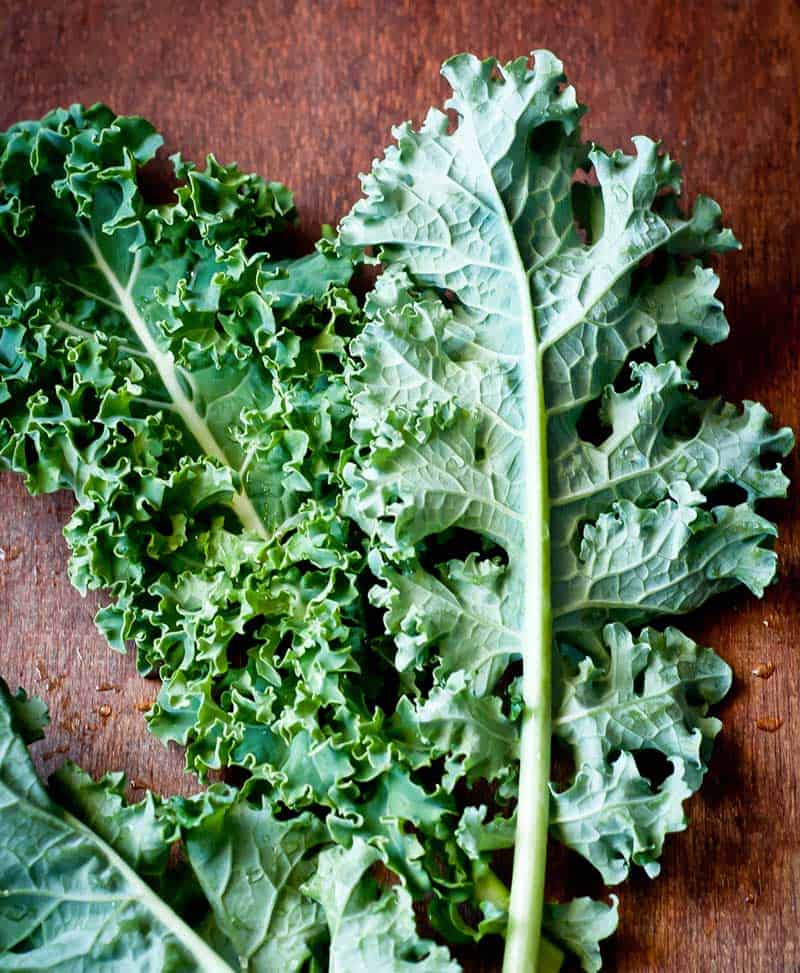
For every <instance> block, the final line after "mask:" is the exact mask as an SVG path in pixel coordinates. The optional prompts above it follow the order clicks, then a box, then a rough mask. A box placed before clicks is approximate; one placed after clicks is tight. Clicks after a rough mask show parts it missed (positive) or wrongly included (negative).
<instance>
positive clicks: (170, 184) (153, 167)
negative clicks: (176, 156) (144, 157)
mask: <svg viewBox="0 0 800 973" xmlns="http://www.w3.org/2000/svg"><path fill="white" fill-rule="evenodd" d="M136 185H137V187H138V189H139V192H140V193H141V196H142V199H143V200H144V202H145V203H146V204H147V205H148V206H167V205H169V204H171V203H174V202H175V189H176V188H177V186H179V185H182V183H178V181H177V180H176V179H175V172H174V170H173V168H172V163H171V162H170V161H169V159H168V158H167V157H166V156H164V155H162V154H161V152H160V151H159V153H158V154H157V155H156V157H155V158H154V159H151V160H150V161H149V162H148V163H146V164H145V165H143V166H141V167H140V168H139V169H137V170H136Z"/></svg>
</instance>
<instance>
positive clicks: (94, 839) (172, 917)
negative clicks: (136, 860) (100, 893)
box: [0, 795, 233, 973]
mask: <svg viewBox="0 0 800 973" xmlns="http://www.w3.org/2000/svg"><path fill="white" fill-rule="evenodd" d="M15 797H16V800H17V803H18V804H19V805H20V807H21V808H22V809H23V811H24V813H25V814H26V815H27V816H28V817H36V818H40V819H43V820H44V821H45V822H46V823H47V825H48V827H51V828H52V827H53V825H55V826H56V828H57V829H58V831H59V832H61V833H62V834H63V833H64V831H67V832H69V831H70V830H72V831H74V832H77V833H78V834H79V835H81V836H82V837H83V838H84V839H85V840H86V841H87V843H88V844H89V845H91V846H92V847H93V848H95V849H96V850H97V851H98V852H99V853H100V854H101V855H102V856H103V857H104V858H105V859H106V860H107V861H108V863H109V864H110V865H111V866H112V867H113V868H114V869H115V870H116V871H117V872H118V873H119V874H120V875H121V876H122V878H123V879H124V881H125V883H126V885H127V886H128V889H129V890H130V891H128V892H126V893H121V894H119V895H116V896H109V897H108V898H104V897H91V898H86V899H85V900H84V899H81V898H79V897H76V896H70V895H59V894H58V893H51V894H50V896H49V897H52V898H53V899H56V900H59V899H60V900H62V901H88V902H105V901H108V902H120V903H123V902H133V903H136V904H138V905H140V906H143V907H144V908H145V909H147V911H148V912H150V913H151V915H153V916H154V917H155V918H156V919H157V920H158V922H159V923H160V924H161V925H162V926H163V927H164V928H165V929H166V930H167V931H168V932H170V933H171V934H172V935H173V936H174V937H175V938H176V939H177V940H178V942H179V943H180V944H181V945H182V946H183V947H184V948H185V949H186V950H187V952H188V953H189V955H190V956H191V957H192V958H193V959H195V960H196V961H197V963H198V968H199V969H200V970H202V971H203V973H233V971H232V970H231V968H230V967H229V966H228V964H227V963H225V962H224V961H223V960H222V959H221V958H220V957H219V956H218V954H217V953H215V952H214V950H212V949H211V947H210V946H208V945H207V944H206V943H205V942H204V941H203V940H202V939H201V938H200V937H199V936H198V935H197V933H195V932H194V930H192V929H191V928H190V927H189V926H188V925H187V924H186V923H185V922H184V921H183V919H181V918H180V916H179V915H178V914H177V913H176V912H174V911H173V910H172V909H170V907H169V906H168V905H167V904H166V903H165V902H164V901H163V900H162V899H160V898H159V897H158V896H157V895H156V894H155V892H153V890H152V889H151V888H150V886H149V885H147V884H146V883H145V882H144V881H143V880H142V879H141V878H140V877H139V876H138V875H137V874H136V872H135V871H134V870H133V869H132V868H131V867H130V865H128V863H127V862H126V861H125V860H124V859H123V858H121V857H120V856H119V855H118V854H117V852H116V851H114V849H113V848H112V847H111V846H110V845H108V844H107V843H106V842H105V841H103V839H102V838H100V837H99V836H98V835H97V834H95V832H94V831H92V830H91V829H90V828H88V827H87V826H86V825H85V824H83V822H82V821H80V820H78V818H76V817H74V816H73V815H72V814H70V813H69V811H66V810H64V809H61V808H60V809H59V813H58V814H54V813H52V812H51V811H49V810H46V809H45V808H42V807H40V806H39V805H38V804H34V803H33V802H31V801H29V800H28V799H27V798H24V797H20V796H19V795H15ZM14 891H15V890H13V889H11V890H6V889H3V890H1V891H0V895H3V897H8V895H9V894H14ZM19 894H21V895H24V896H26V897H30V896H34V895H37V894H38V895H39V896H40V897H46V896H48V891H47V890H46V889H25V890H23V891H20V892H19Z"/></svg>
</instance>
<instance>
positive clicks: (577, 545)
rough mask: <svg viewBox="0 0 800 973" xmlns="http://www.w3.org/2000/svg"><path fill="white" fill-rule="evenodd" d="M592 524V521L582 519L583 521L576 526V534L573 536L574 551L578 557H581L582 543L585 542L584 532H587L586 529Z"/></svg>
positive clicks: (586, 518) (585, 518)
mask: <svg viewBox="0 0 800 973" xmlns="http://www.w3.org/2000/svg"><path fill="white" fill-rule="evenodd" d="M592 522H593V521H591V520H590V519H589V518H588V517H581V519H580V520H579V521H578V523H577V524H576V526H575V533H574V534H573V536H572V549H573V551H574V552H575V554H576V555H577V556H580V553H581V543H582V542H583V532H584V531H585V530H586V528H587V527H588V526H589V524H591V523H592Z"/></svg>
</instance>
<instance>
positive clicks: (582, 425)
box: [577, 396, 611, 446]
mask: <svg viewBox="0 0 800 973" xmlns="http://www.w3.org/2000/svg"><path fill="white" fill-rule="evenodd" d="M601 407H602V397H601V396H598V397H597V398H596V399H592V401H591V402H587V403H586V405H585V406H584V407H583V411H582V412H581V417H580V419H578V422H577V430H578V435H579V436H580V437H581V439H582V440H583V441H584V442H585V443H591V445H592V446H600V445H601V444H602V443H604V442H605V441H606V439H608V436H609V433H610V431H611V430H610V429H609V427H608V426H607V425H606V423H605V422H603V420H602V419H601V417H600V410H601Z"/></svg>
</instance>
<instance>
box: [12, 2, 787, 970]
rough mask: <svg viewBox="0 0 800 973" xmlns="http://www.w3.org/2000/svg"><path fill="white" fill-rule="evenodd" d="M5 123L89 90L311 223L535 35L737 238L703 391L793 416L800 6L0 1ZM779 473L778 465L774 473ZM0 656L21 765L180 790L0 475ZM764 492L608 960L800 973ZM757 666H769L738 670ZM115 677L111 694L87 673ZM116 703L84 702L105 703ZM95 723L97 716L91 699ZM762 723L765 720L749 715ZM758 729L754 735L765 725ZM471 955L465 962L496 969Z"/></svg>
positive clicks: (49, 509)
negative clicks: (289, 204)
mask: <svg viewBox="0 0 800 973" xmlns="http://www.w3.org/2000/svg"><path fill="white" fill-rule="evenodd" d="M0 13H2V18H0V45H1V46H0V50H2V52H3V58H4V77H3V82H4V87H3V97H2V102H1V106H2V109H1V112H0V114H2V118H0V123H2V124H3V125H5V124H7V123H10V122H12V121H15V120H17V119H19V118H22V117H31V116H37V117H38V116H39V115H41V114H42V113H43V112H44V111H45V110H47V109H49V108H50V107H52V106H54V105H56V104H66V103H68V102H71V101H83V102H91V101H94V100H104V101H107V102H108V103H110V104H111V105H112V106H113V107H114V108H115V109H116V110H117V111H119V112H136V113H139V114H142V115H145V116H146V117H148V118H150V119H151V120H152V121H153V122H154V123H155V124H156V125H157V126H158V127H159V129H160V130H161V131H162V132H163V133H164V135H165V137H166V142H167V148H168V149H169V150H170V151H174V150H177V149H180V150H181V151H182V152H183V153H184V155H186V156H187V157H189V158H194V159H200V158H201V157H202V156H203V154H204V153H206V152H208V151H211V150H213V151H214V152H215V153H216V154H217V155H218V156H219V157H220V158H221V159H222V160H224V161H229V160H231V159H236V160H237V161H239V162H240V163H241V164H242V165H244V166H246V167H248V168H253V169H256V170H258V171H260V172H262V173H264V174H266V175H269V176H270V177H271V178H275V179H282V180H284V181H285V182H287V183H288V184H289V185H291V186H292V187H294V188H295V189H296V191H297V198H298V204H299V206H300V209H301V212H302V214H303V217H304V223H305V226H306V227H307V228H309V229H310V230H313V229H314V228H315V227H316V225H317V224H318V223H319V222H321V221H329V222H335V221H336V220H337V219H338V218H339V217H340V216H341V215H342V214H343V213H344V212H345V210H346V209H347V208H348V206H349V205H350V204H351V203H352V202H353V200H354V199H355V198H356V197H357V195H358V191H359V190H358V183H357V180H356V173H357V172H358V171H359V170H364V169H365V168H367V167H368V165H369V163H370V160H371V159H372V157H373V156H374V155H375V154H376V153H377V152H379V151H380V150H381V149H382V148H383V146H384V144H385V143H386V142H387V140H388V137H389V136H388V130H389V126H390V124H392V123H394V122H397V121H400V120H402V119H405V118H412V119H414V120H415V121H420V120H421V119H422V117H423V114H424V111H425V109H426V108H427V107H428V105H430V104H434V103H439V102H440V101H441V99H442V97H443V96H444V94H445V88H444V84H443V82H442V81H441V80H440V79H439V77H438V67H439V64H440V62H441V61H442V60H443V59H444V58H445V57H447V56H448V55H450V54H453V53H455V52H457V51H460V50H463V49H471V50H473V51H475V52H476V53H478V54H481V55H488V54H497V55H499V56H500V57H502V58H509V57H513V56H516V55H519V54H522V53H526V52H528V51H529V50H531V49H535V48H538V47H549V48H551V49H552V50H554V51H555V52H556V53H558V54H559V56H560V57H562V58H563V59H564V61H565V63H566V65H567V69H568V72H569V75H570V78H571V80H572V81H573V82H574V83H575V84H576V85H577V87H578V93H579V96H580V97H581V100H583V101H586V102H588V103H589V105H590V106H591V111H590V114H589V116H588V118H587V120H586V126H585V127H586V131H587V133H588V134H589V135H590V136H591V137H594V138H596V139H597V140H598V141H600V142H601V143H602V144H603V145H606V146H617V145H620V146H623V147H626V146H628V141H627V140H628V137H629V136H630V135H632V134H635V133H639V132H644V133H647V134H651V135H658V136H660V137H662V138H663V139H664V140H665V142H666V144H667V146H668V147H669V149H670V151H671V152H672V154H673V155H675V156H677V157H678V159H679V160H680V161H681V162H683V163H684V164H685V166H686V170H687V189H688V194H689V195H692V194H693V193H694V192H696V191H700V190H702V191H703V192H706V193H709V194H710V195H712V196H714V197H715V198H716V199H717V200H719V202H720V203H721V204H722V206H723V209H724V211H725V213H726V216H727V218H728V220H729V222H730V224H731V225H732V226H733V227H734V229H735V230H736V233H737V235H738V236H739V238H740V239H741V240H742V242H743V244H744V252H743V253H742V254H740V255H738V256H736V255H734V256H730V257H726V258H725V259H724V260H723V261H722V262H721V272H722V277H723V285H722V295H723V297H724V299H725V301H726V304H727V308H728V313H729V317H730V320H731V324H732V337H731V339H730V341H729V342H728V343H727V344H726V345H725V347H724V348H723V349H722V350H715V351H713V352H710V353H704V354H701V356H700V371H701V373H702V377H703V379H704V388H705V389H707V390H708V389H716V390H718V391H719V392H720V393H722V394H724V395H727V396H729V397H732V398H734V399H737V398H742V397H748V398H753V399H758V400H761V401H763V402H765V403H766V404H767V405H768V407H769V408H770V409H771V410H772V411H773V412H774V413H775V415H776V416H777V418H778V419H779V420H780V421H781V422H786V423H789V424H791V425H793V426H794V427H795V428H800V408H799V407H798V401H799V397H798V382H800V369H799V368H798V355H799V354H800V331H799V330H798V324H800V322H799V321H798V298H797V296H796V295H797V294H798V293H800V258H799V257H798V254H800V208H799V207H798V188H797V166H798V162H800V152H799V151H798V145H800V110H799V109H798V84H799V83H800V63H799V62H800V8H798V6H797V5H796V4H795V3H794V2H793V0H763V2H759V3H742V2H726V3H722V2H709V3H692V2H686V3H682V2H681V3H679V2H673V3H659V2H656V3H652V2H643V0H624V2H616V3H612V2H599V0H597V2H585V3H583V4H574V3H562V4H558V3H544V2H540V0H534V2H531V0H527V2H524V3H522V2H516V0H509V2H507V3H498V4H487V3H485V2H483V0H476V2H466V0H464V2H459V0H451V2H448V3H440V4H436V3H433V2H426V0H417V2H415V3H412V2H400V0H398V2H388V0H386V2H373V3H369V2H363V3H359V2H327V3H313V2H309V0H301V2H297V3H291V2H286V3H278V2H261V3H259V2H244V0H243V2H235V0H232V2H227V3H222V2H210V0H209V2H205V3H201V2H199V0H197V2H192V3H188V2H183V0H169V2H164V0H136V2H123V0H115V2H107V3H102V2H72V3H63V2H58V0H31V2H29V3H20V2H19V0H0ZM791 465H794V464H791ZM0 489H1V490H2V494H1V496H2V511H3V513H2V518H1V519H0V547H2V549H3V550H4V551H5V560H3V561H2V562H0V599H1V600H0V604H2V607H3V625H2V629H1V630H0V669H1V670H2V673H3V674H4V675H5V676H6V678H7V679H9V681H10V682H11V683H12V684H17V683H20V684H22V685H24V686H26V687H28V688H29V689H30V690H32V691H35V692H37V693H40V694H42V695H43V696H44V697H45V698H46V699H47V700H48V702H49V704H50V707H51V712H52V715H53V720H54V725H53V728H52V730H51V732H50V734H49V736H48V740H47V742H46V744H45V745H39V748H38V758H37V759H38V761H39V764H40V765H41V766H42V767H43V768H45V769H50V768H52V767H54V766H55V764H56V763H57V762H58V760H59V759H60V758H61V756H62V753H61V751H62V750H63V755H68V756H70V757H73V758H74V759H76V760H79V761H80V762H81V763H83V764H84V765H85V766H86V767H88V768H89V769H90V770H92V771H95V772H100V771H102V770H106V769H109V768H124V769H126V770H127V771H128V772H129V773H130V774H131V775H132V776H133V778H134V779H135V781H137V782H143V783H145V784H149V785H152V786H154V787H156V788H157V789H161V790H164V791H176V790H182V789H186V788H188V787H191V782H190V781H189V780H188V779H187V778H185V777H184V776H183V775H182V773H181V756H180V754H179V753H178V752H177V751H176V752H165V751H164V750H162V749H161V747H160V746H159V745H157V744H156V743H155V742H154V741H152V740H151V739H149V738H148V735H147V733H146V732H145V727H144V723H143V720H142V717H141V713H140V712H139V711H138V710H137V705H138V704H141V703H143V702H146V701H147V700H148V699H150V698H152V696H153V695H154V692H155V689H154V684H153V683H146V682H143V681H142V680H140V679H139V678H138V677H137V676H136V674H135V669H134V664H133V659H132V658H125V657H122V656H117V655H114V654H112V653H110V652H109V651H108V649H107V648H106V647H105V646H104V644H103V642H102V640H101V638H100V637H99V635H98V634H97V632H96V631H95V630H94V628H93V625H92V614H93V612H94V610H95V608H96V607H97V605H98V604H99V603H100V601H101V599H100V598H98V597H93V598H89V599H86V600H85V601H83V600H81V599H80V597H79V596H78V595H77V594H76V593H75V592H74V591H73V590H72V589H71V588H70V586H69V583H68V581H67V579H66V575H65V561H66V548H65V544H64V542H63V540H62V539H61V537H60V533H59V531H60V527H61V525H62V524H63V523H64V521H65V519H66V518H67V516H68V515H69V511H70V503H69V500H68V499H67V498H65V497H63V496H56V497H49V498H38V499H33V500H32V499H30V498H29V497H28V496H27V495H26V493H25V491H24V490H23V488H22V485H21V483H20V482H19V481H18V480H17V479H16V478H13V477H10V476H7V475H6V476H5V477H3V478H2V479H0ZM798 495H800V490H798V489H795V499H793V500H791V501H790V502H789V504H782V505H776V506H775V508H774V511H775V513H776V516H777V517H778V519H779V522H780V524H781V537H780V542H779V550H780V554H781V557H782V571H781V575H782V578H781V583H780V585H779V586H778V587H776V588H773V589H772V590H771V591H770V592H769V593H768V594H767V596H766V597H765V599H764V600H763V601H762V602H757V601H756V600H755V599H753V598H750V597H747V596H745V595H738V594H737V595H735V596H733V597H729V598H727V599H720V600H718V601H717V602H716V603H715V604H714V605H713V606H711V607H710V608H709V610H707V611H705V612H703V613H702V614H701V615H700V616H699V617H695V618H693V619H691V620H690V621H689V622H687V624H686V628H687V630H688V631H689V632H690V633H691V634H693V635H694V636H695V637H696V638H698V639H700V640H703V641H706V642H708V643H709V644H712V645H714V646H715V647H717V648H718V649H719V650H720V651H721V652H722V653H723V655H724V656H725V657H726V658H727V659H728V660H729V661H730V663H731V664H732V666H733V668H734V671H735V674H736V686H735V690H734V692H733V694H732V696H731V698H730V700H729V701H728V702H727V703H726V704H725V706H724V707H723V709H722V713H721V715H722V718H723V720H724V722H725V729H724V732H723V734H722V736H721V738H720V743H719V747H718V751H717V753H716V755H715V759H714V763H713V768H712V771H711V773H710V775H709V779H708V782H707V784H706V786H705V787H704V790H703V793H702V795H701V796H699V797H698V798H696V799H695V800H693V801H692V802H691V805H690V811H689V813H690V818H691V826H690V829H689V831H688V832H687V833H685V834H683V835H678V836H674V837H672V838H671V839H670V840H669V842H668V845H667V850H666V853H665V855H664V860H663V875H662V877H661V878H660V879H658V880H657V881H655V882H650V881H648V880H647V879H645V878H643V877H636V878H635V879H634V880H633V881H632V882H631V883H629V884H628V885H627V886H625V887H623V889H622V892H621V896H622V916H621V924H620V933H619V936H618V939H617V941H616V945H615V946H614V947H612V948H611V949H609V950H608V969H609V970H617V971H620V973H622V971H625V973H643V971H648V973H649V971H653V973H656V971H662V973H675V971H707V970H713V971H717V970H718V971H736V973H788V971H794V970H800V898H798V895H799V894H800V893H798V888H800V839H798V833H799V832H800V807H799V806H798V805H799V804H800V800H799V794H798V783H797V781H798V771H799V769H800V752H799V751H798V748H797V745H796V739H797V736H798V729H800V702H799V701H798V685H800V664H799V663H798V659H799V656H798V642H800V616H799V615H798V609H797V605H798V593H799V592H800V516H798V515H799V514H800V510H799V509H798V502H797V499H796V497H797V496H798ZM766 662H771V663H774V665H775V673H774V675H773V676H772V677H771V678H769V679H766V680H765V679H762V678H758V677H756V676H753V675H751V670H752V669H753V668H755V667H756V666H757V665H758V664H760V663H766ZM104 685H105V686H106V687H107V686H114V687H118V688H115V689H108V688H106V689H105V690H103V689H101V688H100V687H102V686H104ZM103 706H107V707H110V711H111V712H110V715H108V716H105V717H104V716H102V715H101V707H103ZM103 712H104V713H105V712H107V711H106V710H105V709H104V710H103ZM773 718H778V719H782V720H783V723H782V725H781V726H780V729H778V730H777V731H776V732H767V731H765V730H761V729H759V728H758V722H759V721H763V720H770V719H773ZM762 725H763V724H762ZM482 955H483V954H481V953H480V950H476V956H475V959H474V962H473V964H472V966H471V967H470V969H472V970H473V971H479V970H481V971H484V973H488V971H489V970H493V969H496V968H497V967H496V962H495V960H493V959H490V958H489V955H488V953H487V954H486V955H484V956H483V958H481V956H482Z"/></svg>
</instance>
